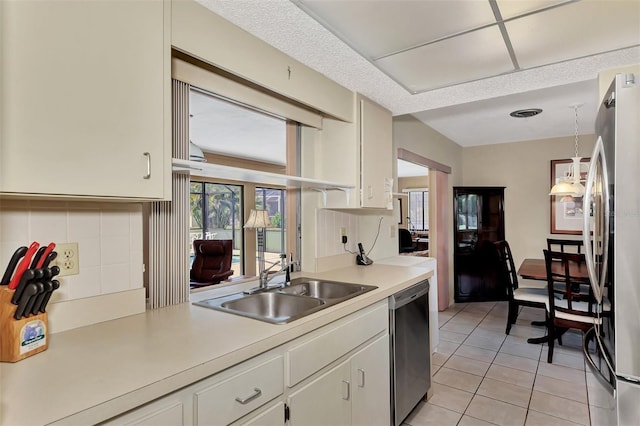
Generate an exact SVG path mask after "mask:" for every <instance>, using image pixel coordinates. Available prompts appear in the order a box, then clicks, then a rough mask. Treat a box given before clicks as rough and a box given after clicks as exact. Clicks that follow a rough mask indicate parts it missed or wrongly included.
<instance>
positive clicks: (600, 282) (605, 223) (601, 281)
mask: <svg viewBox="0 0 640 426" xmlns="http://www.w3.org/2000/svg"><path fill="white" fill-rule="evenodd" d="M598 162H599V163H600V165H601V168H602V171H601V176H600V179H602V180H601V182H596V173H597V171H598ZM596 184H599V185H600V186H602V188H596V190H597V191H601V193H602V200H601V203H602V215H603V217H602V223H601V224H600V223H598V214H599V213H598V212H597V211H594V217H595V226H594V229H593V243H592V241H591V226H590V225H591V215H589V214H586V213H585V214H584V218H583V220H584V222H583V232H582V238H583V240H584V247H585V250H584V256H585V262H586V265H587V271H588V273H589V280H590V281H591V287H592V288H593V293H594V297H595V298H596V301H597V302H598V303H599V304H601V303H602V297H603V295H604V286H605V283H606V276H607V264H608V257H609V214H610V206H609V177H608V170H607V160H606V157H605V155H604V147H603V144H602V136H598V140H597V142H596V146H595V148H594V150H593V154H592V156H591V163H590V164H589V173H588V174H587V181H586V185H585V193H584V206H585V207H587V208H588V206H591V205H594V204H595V206H594V207H595V209H597V208H598V205H597V204H596V203H597V200H596V199H595V197H594V196H595V195H596V194H595V193H594V188H593V187H594V185H596ZM595 209H594V210H595ZM601 228H602V229H601ZM600 235H602V255H601V259H600V262H601V264H602V266H601V267H600V271H599V274H598V273H597V272H596V260H595V255H596V253H594V246H593V245H596V246H597V245H598V244H599V243H600V242H599V237H600Z"/></svg>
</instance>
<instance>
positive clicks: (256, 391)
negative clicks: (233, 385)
mask: <svg viewBox="0 0 640 426" xmlns="http://www.w3.org/2000/svg"><path fill="white" fill-rule="evenodd" d="M260 395H262V391H261V390H260V389H258V388H253V393H252V394H251V395H249V396H248V397H246V398H240V397H239V396H237V397H236V401H238V402H239V403H240V404H247V403H249V402H251V401H253V400H254V399H256V398H257V397H259V396H260Z"/></svg>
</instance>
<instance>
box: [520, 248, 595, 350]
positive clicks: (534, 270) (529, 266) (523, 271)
mask: <svg viewBox="0 0 640 426" xmlns="http://www.w3.org/2000/svg"><path fill="white" fill-rule="evenodd" d="M551 269H552V271H553V272H558V273H562V272H563V271H562V264H561V263H560V262H553V263H552V264H551ZM569 269H570V271H569V273H570V274H571V276H572V277H575V278H576V279H577V280H578V281H582V280H584V282H589V271H588V270H587V265H586V264H584V263H580V264H579V265H575V264H572V265H569ZM518 275H519V276H520V277H522V278H524V279H529V280H539V281H547V265H546V263H545V260H544V259H532V258H527V259H524V260H523V261H522V263H521V264H520V267H519V268H518ZM531 324H532V325H537V326H538V325H546V322H545V321H532V323H531ZM547 340H548V337H547V336H546V335H545V336H542V337H532V338H529V339H527V343H532V344H538V343H545V342H546V341H547Z"/></svg>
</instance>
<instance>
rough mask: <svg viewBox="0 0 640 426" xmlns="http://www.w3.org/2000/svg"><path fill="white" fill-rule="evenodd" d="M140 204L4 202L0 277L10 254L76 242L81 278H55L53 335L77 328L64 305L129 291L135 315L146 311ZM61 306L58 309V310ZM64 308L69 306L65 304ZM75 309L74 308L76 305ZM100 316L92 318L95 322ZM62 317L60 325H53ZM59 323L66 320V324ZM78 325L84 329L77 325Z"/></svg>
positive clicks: (1, 206)
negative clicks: (57, 285) (35, 246)
mask: <svg viewBox="0 0 640 426" xmlns="http://www.w3.org/2000/svg"><path fill="white" fill-rule="evenodd" d="M142 238H143V230H142V205H141V204H129V203H93V202H65V201H42V200H3V201H2V202H1V203H0V265H2V268H3V269H2V273H4V268H5V267H6V265H7V263H8V262H9V259H10V257H11V255H12V254H13V252H14V251H15V250H16V249H17V248H18V247H20V246H28V245H29V244H30V243H31V242H32V241H38V242H39V243H40V244H41V245H46V244H48V243H50V242H55V243H66V242H77V243H78V251H79V253H78V261H79V272H80V273H79V274H78V275H72V276H66V277H61V278H59V281H60V289H58V290H57V291H55V292H54V293H53V295H52V297H51V301H50V305H49V311H50V312H52V313H53V314H52V315H50V320H49V322H50V330H51V331H52V332H56V331H62V330H64V329H68V328H73V327H76V326H78V324H73V323H68V320H67V318H69V320H70V321H72V322H73V318H72V316H67V315H66V314H63V313H60V314H58V312H57V311H56V310H58V311H60V310H61V309H62V308H60V306H62V302H71V301H79V300H86V299H89V298H92V297H95V296H104V295H110V294H114V293H120V292H128V291H133V293H132V294H135V295H136V296H133V297H135V298H136V299H137V300H136V302H135V303H133V306H134V308H133V311H131V312H122V310H121V309H114V310H113V313H114V314H115V313H116V312H117V314H118V315H120V316H122V314H132V313H137V312H140V311H144V291H135V290H140V289H143V279H142V272H143V271H142V268H143V260H142V257H143V256H142V250H143V249H142V247H143V246H142ZM57 304H60V305H59V306H56V305H57ZM64 306H71V305H70V304H66V305H64ZM74 306H75V308H74V309H76V310H78V309H80V310H81V308H78V304H77V303H76V304H74ZM104 315H105V314H104V313H100V314H99V315H95V316H94V319H93V320H91V319H88V320H87V319H82V318H81V313H80V312H78V316H77V319H78V320H79V321H89V323H91V322H98V321H97V320H105V319H110V318H108V316H109V315H108V314H107V317H106V318H105V316H104ZM56 318H60V321H56ZM62 318H65V319H64V320H63V319H62ZM80 324H81V325H85V324H83V323H82V322H80Z"/></svg>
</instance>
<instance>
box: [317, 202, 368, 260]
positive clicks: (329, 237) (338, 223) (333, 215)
mask: <svg viewBox="0 0 640 426" xmlns="http://www.w3.org/2000/svg"><path fill="white" fill-rule="evenodd" d="M316 220H317V226H316V229H317V232H316V235H317V238H316V253H317V257H326V256H334V255H338V254H343V253H345V246H344V245H343V244H342V242H341V241H340V228H345V229H346V231H347V245H346V248H347V249H348V250H350V251H353V252H355V251H357V249H358V241H359V240H360V239H359V237H358V216H356V215H353V214H349V213H344V212H339V211H334V210H327V209H318V210H317V218H316Z"/></svg>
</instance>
